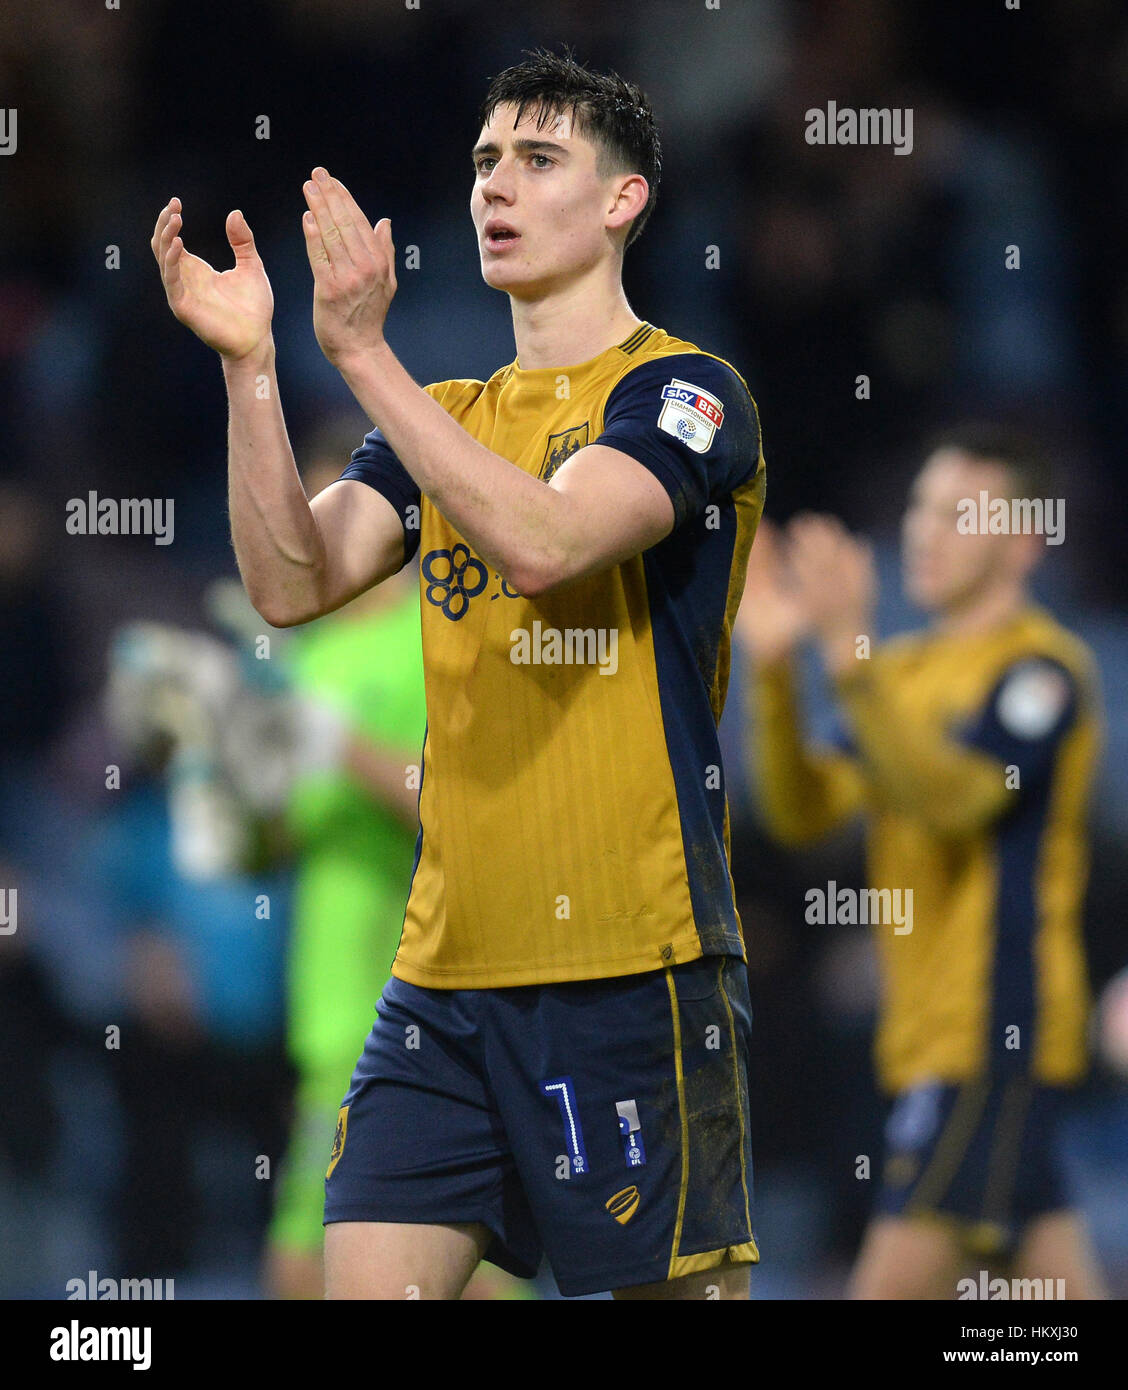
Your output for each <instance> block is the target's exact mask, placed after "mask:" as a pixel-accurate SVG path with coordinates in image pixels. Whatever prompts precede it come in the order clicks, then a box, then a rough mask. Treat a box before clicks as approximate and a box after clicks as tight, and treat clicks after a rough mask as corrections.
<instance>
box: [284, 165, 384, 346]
mask: <svg viewBox="0 0 1128 1390" xmlns="http://www.w3.org/2000/svg"><path fill="white" fill-rule="evenodd" d="M302 191H303V192H304V193H305V199H306V202H307V203H308V205H309V211H308V212H306V213H303V214H302V230H303V231H304V232H305V239H306V254H307V255H308V256H309V264H310V268H311V269H312V271H313V329H314V332H315V333H316V334H317V341H318V343H319V344H320V345H321V350H322V352H323V353H324V354H325V356H326V357H327V358H328V359H329V361H330V362H332V363H333V365H334V366H335V367H341V366H343V365H344V363H345V362H346V361H347V360H348V359H349V358H350V357H356V356H359V355H361V354H363V353H365V352H369V351H371V350H372V349H373V348H377V347H380V346H382V345H383V342H384V320H385V318H386V317H387V313H388V306H389V305H390V304H391V302H392V299H393V298H394V296H395V292H396V255H395V246H394V245H393V244H392V224H391V222H390V221H389V220H388V218H386V217H384V218H381V219H380V221H379V222H377V223H376V225H375V227H373V226H371V225H370V224H369V221H368V219H367V217H366V216H365V215H364V213H363V212H361V210H360V208H359V207H358V206H357V203H356V199H355V198H354V197H353V196H352V194H351V193H350V192H349V191H348V189H347V188H346V187H345V185H344V184H343V183H341V181H340V180H339V179H335V178H332V177H331V176H330V174H329V172H328V170H326V169H323V168H321V167H320V166H319V167H318V168H316V169H314V171H313V177H312V178H311V179H309V180H308V181H307V182H306V183H305V184H304V185H303V188H302Z"/></svg>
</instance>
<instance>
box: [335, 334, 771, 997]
mask: <svg viewBox="0 0 1128 1390" xmlns="http://www.w3.org/2000/svg"><path fill="white" fill-rule="evenodd" d="M426 389H427V391H428V393H429V394H430V395H432V396H433V397H434V398H435V399H436V400H437V401H438V402H439V404H440V405H442V406H443V408H444V409H445V410H446V411H447V413H448V414H449V415H451V416H452V418H453V419H455V420H456V421H457V422H458V423H459V424H460V425H461V426H462V427H463V428H464V429H465V430H466V431H467V432H468V433H469V434H471V435H472V436H473V437H474V438H475V439H477V440H478V441H479V442H480V443H482V444H484V445H485V446H486V447H487V448H489V449H492V450H493V451H494V452H495V453H498V454H500V455H501V456H502V457H503V458H505V459H508V460H509V461H510V462H512V463H514V464H515V465H516V466H517V467H519V468H522V469H524V470H525V471H526V472H527V473H531V474H533V475H534V476H535V477H539V478H542V479H544V480H545V481H546V482H547V480H548V479H549V478H550V477H551V476H552V474H553V473H554V472H555V471H556V470H557V469H558V468H559V467H560V465H561V464H562V463H563V462H564V461H565V460H566V459H567V458H568V457H569V456H570V455H571V454H572V453H573V452H574V451H575V450H577V449H581V448H583V447H584V446H585V445H586V444H589V443H592V444H594V443H599V444H604V445H607V446H609V447H612V448H615V449H620V450H622V451H623V452H625V453H627V454H629V455H630V456H631V457H632V458H634V459H636V460H637V461H638V462H639V463H641V464H642V465H643V466H644V467H646V468H648V469H649V470H650V471H651V472H652V473H653V474H654V475H655V476H656V477H657V478H658V479H659V481H660V482H661V483H662V484H663V486H664V487H665V488H666V490H667V492H668V493H669V495H670V498H671V501H672V502H673V506H674V514H675V526H674V530H673V531H672V532H671V534H670V535H669V536H668V537H666V539H665V540H663V541H662V542H660V543H659V544H658V545H656V546H653V547H652V548H651V549H650V550H648V551H646V552H644V553H643V554H640V555H636V556H634V557H633V558H632V559H630V560H627V561H625V562H624V563H622V564H619V565H616V566H614V567H613V568H610V569H608V570H606V571H605V572H604V573H602V574H597V575H592V576H589V577H587V578H584V579H580V580H577V581H575V582H573V583H570V584H567V585H564V586H561V587H560V588H557V589H555V590H553V591H552V592H550V593H547V594H544V595H541V596H540V597H538V598H525V597H523V596H522V595H521V594H519V593H517V592H516V591H515V590H514V589H513V588H512V587H511V586H510V585H509V584H508V583H507V582H506V581H505V580H504V579H503V578H502V577H501V576H499V575H498V574H496V573H494V572H493V571H492V570H491V569H490V568H489V566H488V565H487V564H486V563H485V562H484V561H483V560H481V559H480V558H479V557H478V556H477V555H476V554H475V553H474V550H473V547H472V546H471V545H470V544H469V543H468V542H467V541H466V540H465V538H464V537H462V536H461V535H459V533H458V532H457V531H456V530H455V529H454V528H453V527H452V526H451V525H450V524H449V522H447V521H446V519H445V518H444V517H443V516H441V515H440V514H439V512H438V511H437V510H436V509H435V508H434V507H433V506H432V505H431V504H430V502H429V501H428V499H427V498H426V497H421V496H420V493H419V489H418V488H417V487H416V486H415V484H414V483H413V481H412V480H411V478H410V477H409V475H408V474H407V472H406V470H405V469H404V468H403V466H402V465H401V464H400V462H399V461H398V459H396V457H395V455H394V453H393V452H392V450H391V449H390V448H389V446H388V444H387V441H386V440H385V439H384V438H383V436H382V435H381V433H380V431H379V430H378V429H377V430H373V431H372V432H371V433H370V434H369V435H367V436H366V438H365V441H364V444H363V445H362V446H361V447H360V448H359V449H358V450H357V451H356V453H355V454H354V455H353V459H352V462H351V463H350V464H349V466H348V468H346V469H345V472H344V473H343V475H342V476H343V477H344V478H346V479H354V480H357V481H361V482H364V483H367V484H368V485H370V486H372V487H374V488H376V489H377V490H379V491H380V492H381V493H382V494H383V495H384V496H385V497H387V498H388V500H389V501H390V502H391V503H392V505H393V506H395V507H396V508H397V510H398V512H399V514H400V516H401V519H402V520H403V522H404V528H405V529H404V537H405V546H404V548H405V559H407V558H410V557H411V556H412V555H413V554H414V553H415V551H416V550H417V549H418V552H419V557H420V586H421V593H422V599H423V601H422V604H421V607H422V625H423V661H424V669H425V677H426V687H427V735H426V739H425V742H424V749H423V760H422V768H423V771H422V782H421V787H420V797H419V815H420V827H421V828H420V834H419V841H418V845H417V850H416V862H415V870H414V873H413V876H412V882H411V891H410V894H409V897H408V902H407V909H406V913H405V917H404V924H403V933H402V937H401V940H400V944H399V949H398V951H397V953H396V958H395V962H394V964H393V967H392V969H393V973H394V974H395V975H397V976H398V977H399V978H401V979H403V980H406V981H408V982H409V983H411V984H415V985H422V986H431V987H437V988H449V989H467V988H490V987H494V986H503V985H528V984H545V983H551V982H554V981H562V980H592V979H601V978H606V977H610V976H616V975H629V974H634V973H637V972H640V971H645V970H655V969H659V968H661V967H663V966H666V965H670V964H673V963H676V962H680V961H689V960H694V959H697V958H698V957H699V956H701V955H725V954H733V955H741V956H742V955H743V949H744V948H743V942H742V936H741V926H740V921H739V918H738V915H737V912H736V905H735V900H734V893H733V887H732V878H731V875H730V872H729V836H728V806H727V801H726V797H725V786H724V775H723V770H722V767H721V757H720V749H719V744H718V740H717V722H718V720H719V719H720V715H721V711H722V709H723V706H724V699H725V692H726V689H727V686H728V673H729V638H730V632H731V624H732V619H733V615H734V613H735V611H736V608H737V607H738V605H739V602H740V596H741V592H742V590H743V586H744V575H745V570H746V566H747V558H748V551H749V549H750V547H751V544H752V538H753V535H754V534H755V530H756V526H757V523H758V521H759V518H760V514H761V511H762V509H763V499H764V460H763V453H762V450H761V447H760V430H759V421H758V417H757V411H756V407H755V404H754V403H753V401H752V398H751V396H750V395H749V392H748V388H747V386H746V384H745V382H744V380H743V378H741V377H740V376H739V374H738V373H737V372H736V371H735V370H734V369H733V368H732V367H731V366H730V365H729V364H728V363H726V362H724V361H722V360H721V359H720V358H717V357H715V356H713V355H712V354H708V353H703V352H700V351H699V350H698V349H697V348H696V347H695V346H694V345H693V344H692V343H688V342H684V341H682V340H681V339H676V338H672V337H670V336H669V335H668V334H667V333H664V332H663V331H662V330H661V329H659V328H655V327H654V326H653V325H651V324H643V325H641V326H640V327H639V328H638V329H637V330H636V331H635V332H634V333H632V334H631V336H630V337H629V338H627V339H626V340H625V341H624V342H622V343H620V344H619V345H618V346H617V347H612V348H609V349H607V350H606V351H605V352H603V353H601V354H600V355H599V356H598V357H595V358H593V359H591V360H590V361H588V362H584V363H581V364H579V365H578V366H571V367H559V368H556V367H551V368H539V369H535V370H526V369H523V368H521V367H520V366H519V365H518V364H517V362H513V363H511V364H510V365H509V366H507V367H503V368H502V369H501V370H500V371H498V372H496V373H495V374H494V375H493V376H492V377H491V378H490V379H489V381H487V382H481V381H446V382H441V383H438V384H436V385H432V386H428V387H427V388H426Z"/></svg>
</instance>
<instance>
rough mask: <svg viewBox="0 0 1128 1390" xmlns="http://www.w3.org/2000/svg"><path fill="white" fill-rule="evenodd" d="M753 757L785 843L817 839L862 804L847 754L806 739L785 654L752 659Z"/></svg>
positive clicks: (761, 793) (768, 816)
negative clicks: (781, 657) (818, 747)
mask: <svg viewBox="0 0 1128 1390" xmlns="http://www.w3.org/2000/svg"><path fill="white" fill-rule="evenodd" d="M748 676H749V679H748V713H749V723H750V728H751V738H750V740H749V748H750V761H751V765H752V766H751V771H752V775H753V780H754V782H755V786H756V794H757V800H758V803H759V806H760V810H761V813H762V814H763V817H764V821H765V824H766V826H767V829H768V831H769V832H770V834H771V835H772V836H773V837H774V838H775V839H777V840H779V841H781V842H782V843H784V844H790V845H800V844H805V843H808V842H810V841H812V840H817V839H819V838H821V837H822V836H823V835H826V834H828V833H829V832H830V831H831V830H833V829H834V828H835V827H836V826H837V825H840V824H841V823H842V822H844V821H846V820H847V819H848V818H849V817H850V816H851V815H853V814H854V813H855V812H856V811H857V810H859V809H860V807H861V803H862V796H863V788H862V783H861V779H860V777H859V776H858V773H857V771H856V769H854V768H853V767H852V766H851V765H850V763H849V760H848V759H846V758H844V757H834V756H831V755H826V754H819V753H816V752H815V751H813V750H812V749H811V747H810V746H809V745H808V743H807V740H806V737H805V733H804V729H803V723H802V718H801V715H800V710H799V701H798V696H797V693H796V689H795V677H794V672H793V670H792V667H791V663H790V662H789V661H787V660H782V661H774V662H767V663H757V662H752V661H750V662H749V667H748Z"/></svg>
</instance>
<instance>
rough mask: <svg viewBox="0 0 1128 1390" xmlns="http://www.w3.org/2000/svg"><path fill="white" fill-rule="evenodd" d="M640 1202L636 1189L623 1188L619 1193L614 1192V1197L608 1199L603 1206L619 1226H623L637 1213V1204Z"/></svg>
mask: <svg viewBox="0 0 1128 1390" xmlns="http://www.w3.org/2000/svg"><path fill="white" fill-rule="evenodd" d="M641 1200H642V1198H641V1196H640V1194H639V1190H638V1188H637V1187H624V1188H623V1190H622V1191H621V1192H616V1193H615V1195H614V1197H608V1199H607V1201H606V1202H604V1204H603V1205H604V1206H605V1207H606V1208H607V1210H608V1211H609V1212H610V1213H611V1215H612V1216H613V1217H614V1218H615V1220H616V1221H617V1222H618V1223H619V1225H620V1226H625V1225H626V1224H627V1222H628V1221H629V1220H630V1219H631V1217H632V1216H633V1215H634V1214H635V1212H636V1211H638V1204H639V1202H640V1201H641Z"/></svg>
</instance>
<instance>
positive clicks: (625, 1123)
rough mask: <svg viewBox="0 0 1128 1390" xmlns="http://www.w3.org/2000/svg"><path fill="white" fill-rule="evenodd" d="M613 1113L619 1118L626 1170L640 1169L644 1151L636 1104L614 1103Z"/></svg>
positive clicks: (626, 1101) (633, 1102)
mask: <svg viewBox="0 0 1128 1390" xmlns="http://www.w3.org/2000/svg"><path fill="white" fill-rule="evenodd" d="M615 1113H616V1114H617V1115H618V1116H619V1133H620V1134H621V1135H622V1136H623V1155H624V1157H625V1158H626V1160H627V1167H628V1168H641V1167H642V1166H643V1164H644V1163H645V1162H646V1149H645V1148H644V1147H643V1143H642V1126H641V1125H640V1124H639V1121H638V1104H637V1103H636V1102H635V1101H633V1100H620V1101H616V1102H615Z"/></svg>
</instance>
